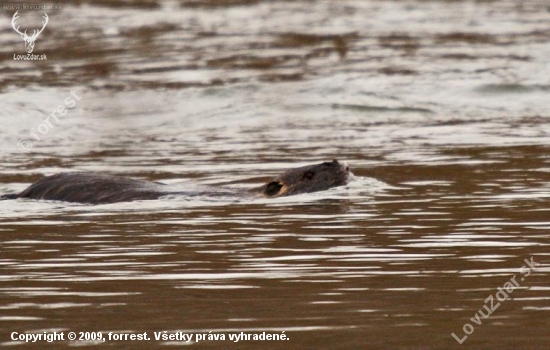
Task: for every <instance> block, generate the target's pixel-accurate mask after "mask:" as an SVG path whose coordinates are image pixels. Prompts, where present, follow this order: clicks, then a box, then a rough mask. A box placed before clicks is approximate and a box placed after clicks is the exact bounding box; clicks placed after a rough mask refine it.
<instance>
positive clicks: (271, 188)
mask: <svg viewBox="0 0 550 350" xmlns="http://www.w3.org/2000/svg"><path fill="white" fill-rule="evenodd" d="M281 188H283V185H282V184H281V183H280V182H277V181H271V182H270V183H268V184H267V186H266V187H265V191H264V193H265V194H266V195H267V196H274V195H276V194H277V193H279V191H280V190H281Z"/></svg>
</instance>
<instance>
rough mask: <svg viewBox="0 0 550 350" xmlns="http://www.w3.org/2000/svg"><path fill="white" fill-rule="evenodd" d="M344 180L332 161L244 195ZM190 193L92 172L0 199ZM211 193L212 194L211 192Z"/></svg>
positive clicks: (93, 199) (89, 199) (91, 199)
mask: <svg viewBox="0 0 550 350" xmlns="http://www.w3.org/2000/svg"><path fill="white" fill-rule="evenodd" d="M348 179H349V168H348V166H347V165H346V164H345V163H339V162H338V161H336V160H333V161H332V162H325V163H321V164H316V165H310V166H305V167H300V168H296V169H291V170H288V171H286V172H285V173H283V174H282V175H280V176H278V177H276V178H274V179H272V180H270V181H269V182H268V183H266V184H265V185H263V186H260V187H257V188H254V189H252V190H250V191H249V192H248V193H249V194H252V195H259V196H265V197H280V196H289V195H294V194H299V193H309V192H316V191H323V190H327V189H329V188H332V187H335V186H342V185H345V184H346V183H347V182H348ZM237 191H239V190H237ZM245 192H246V191H245ZM190 193H191V192H181V191H174V190H173V189H172V188H171V187H170V186H168V185H165V184H161V183H157V182H151V181H144V180H137V179H132V178H128V177H121V176H113V175H105V174H99V173H92V172H90V173H86V172H78V173H61V174H56V175H52V176H47V177H44V178H43V179H41V180H39V181H37V182H35V183H34V184H32V185H31V186H29V187H28V188H27V189H25V190H24V191H22V192H21V193H19V194H7V195H4V196H2V197H0V199H16V198H30V199H45V200H55V201H65V202H75V203H88V204H104V203H115V202H127V201H134V200H151V199H158V198H160V197H163V196H166V195H178V194H187V195H188V194H190ZM212 193H214V194H216V192H215V191H212ZM237 194H239V193H237Z"/></svg>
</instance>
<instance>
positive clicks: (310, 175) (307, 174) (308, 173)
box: [302, 170, 315, 180]
mask: <svg viewBox="0 0 550 350" xmlns="http://www.w3.org/2000/svg"><path fill="white" fill-rule="evenodd" d="M314 176H315V172H313V171H311V170H308V171H306V172H305V173H304V175H303V176H302V177H303V178H304V179H308V180H311V179H313V177H314Z"/></svg>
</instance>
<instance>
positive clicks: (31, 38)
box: [11, 11, 48, 53]
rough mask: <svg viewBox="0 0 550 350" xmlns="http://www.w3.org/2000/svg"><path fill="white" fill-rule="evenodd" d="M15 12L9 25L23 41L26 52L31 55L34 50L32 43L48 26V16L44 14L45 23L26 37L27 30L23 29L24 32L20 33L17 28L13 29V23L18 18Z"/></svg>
mask: <svg viewBox="0 0 550 350" xmlns="http://www.w3.org/2000/svg"><path fill="white" fill-rule="evenodd" d="M17 12H19V11H16V12H15V13H14V14H13V18H12V20H11V25H12V27H13V29H15V31H16V32H17V33H19V34H20V35H21V37H22V38H23V40H25V48H26V49H27V52H28V53H32V50H34V41H35V40H36V38H38V36H39V35H40V33H42V32H43V31H44V28H46V25H47V24H48V15H47V14H46V13H44V17H43V18H44V19H45V20H46V22H42V29H40V30H38V29H35V30H34V31H33V34H32V35H31V36H28V35H27V30H26V29H25V32H24V33H21V32H20V31H19V27H20V26H19V27H17V28H16V27H15V21H16V20H17V19H18V18H19V16H17Z"/></svg>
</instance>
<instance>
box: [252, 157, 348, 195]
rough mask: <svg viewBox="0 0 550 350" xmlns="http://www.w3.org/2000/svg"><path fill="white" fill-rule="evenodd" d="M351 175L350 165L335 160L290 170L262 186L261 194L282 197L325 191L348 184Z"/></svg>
mask: <svg viewBox="0 0 550 350" xmlns="http://www.w3.org/2000/svg"><path fill="white" fill-rule="evenodd" d="M349 175H350V170H349V167H348V165H347V164H346V163H340V162H338V161H337V160H336V159H335V160H333V161H332V162H324V163H321V164H316V165H309V166H305V167H301V168H296V169H291V170H288V171H286V172H285V173H283V174H282V175H280V176H278V177H276V178H274V179H273V180H271V181H269V182H268V183H267V184H265V185H264V186H262V187H261V192H262V194H263V195H264V196H266V197H280V196H288V195H293V194H299V193H309V192H316V191H323V190H327V189H329V188H332V187H336V186H342V185H345V184H347V183H348V180H349Z"/></svg>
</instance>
